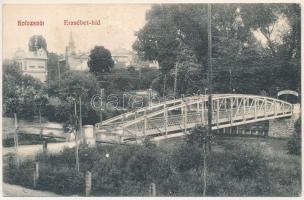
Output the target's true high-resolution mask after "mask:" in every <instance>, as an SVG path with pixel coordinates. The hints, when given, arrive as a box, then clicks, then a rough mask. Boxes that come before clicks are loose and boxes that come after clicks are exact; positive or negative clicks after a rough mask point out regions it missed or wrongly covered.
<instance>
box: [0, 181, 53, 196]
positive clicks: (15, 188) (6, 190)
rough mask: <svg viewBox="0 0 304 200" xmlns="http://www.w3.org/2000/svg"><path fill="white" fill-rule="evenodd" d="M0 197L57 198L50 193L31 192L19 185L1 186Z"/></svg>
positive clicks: (5, 184)
mask: <svg viewBox="0 0 304 200" xmlns="http://www.w3.org/2000/svg"><path fill="white" fill-rule="evenodd" d="M2 195H3V196H6V197H33V196H34V197H55V196H59V195H57V194H55V193H52V192H46V191H40V190H32V189H28V188H25V187H22V186H19V185H11V184H8V183H3V184H2Z"/></svg>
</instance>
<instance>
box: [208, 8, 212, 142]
mask: <svg viewBox="0 0 304 200" xmlns="http://www.w3.org/2000/svg"><path fill="white" fill-rule="evenodd" d="M211 27H212V26H211V4H208V87H209V88H208V92H209V96H208V136H210V135H211V134H212V89H213V88H212V76H213V74H212V35H211Z"/></svg>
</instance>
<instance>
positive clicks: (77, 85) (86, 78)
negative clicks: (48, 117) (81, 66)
mask: <svg viewBox="0 0 304 200" xmlns="http://www.w3.org/2000/svg"><path fill="white" fill-rule="evenodd" d="M61 84H62V85H64V87H62V88H60V89H59V91H58V97H59V99H60V100H61V102H62V103H63V105H65V107H66V108H67V110H68V112H67V111H65V110H58V111H59V113H57V114H58V115H59V116H60V115H61V116H62V118H63V119H64V121H65V122H66V123H67V124H73V123H74V121H75V120H74V118H73V116H74V104H75V103H76V104H77V110H78V112H79V97H80V96H81V100H82V103H81V105H82V118H83V124H95V123H96V122H97V121H98V120H99V117H98V113H97V112H95V111H94V110H93V108H92V107H91V98H92V97H93V96H94V95H96V94H99V93H98V92H99V91H98V88H99V85H98V82H97V81H96V78H95V76H93V75H92V74H91V73H86V72H78V71H68V72H66V73H64V74H63V75H62V83H61ZM78 114H79V113H78Z"/></svg>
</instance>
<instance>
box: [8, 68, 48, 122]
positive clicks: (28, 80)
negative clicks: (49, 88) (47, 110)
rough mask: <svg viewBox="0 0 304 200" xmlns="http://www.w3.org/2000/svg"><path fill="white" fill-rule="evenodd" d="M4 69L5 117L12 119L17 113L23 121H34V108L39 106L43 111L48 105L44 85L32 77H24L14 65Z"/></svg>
mask: <svg viewBox="0 0 304 200" xmlns="http://www.w3.org/2000/svg"><path fill="white" fill-rule="evenodd" d="M3 68H4V69H3V108H4V112H3V113H4V116H8V117H12V116H13V114H14V113H17V115H18V117H20V118H22V119H33V117H34V116H35V114H36V113H35V109H33V108H35V107H36V108H37V107H38V106H39V109H43V107H44V106H45V105H46V103H47V99H46V92H45V91H46V90H45V88H44V85H43V84H42V83H41V82H40V81H39V80H37V79H34V78H33V77H31V76H28V75H23V74H22V73H21V71H20V69H19V68H18V67H17V66H15V65H14V64H9V65H4V67H3ZM38 99H39V103H38V101H37V100H38ZM38 104H39V105H38Z"/></svg>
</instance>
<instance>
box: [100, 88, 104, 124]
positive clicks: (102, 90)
mask: <svg viewBox="0 0 304 200" xmlns="http://www.w3.org/2000/svg"><path fill="white" fill-rule="evenodd" d="M103 92H104V89H103V88H101V89H100V124H102V110H103V109H102V98H103Z"/></svg>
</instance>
